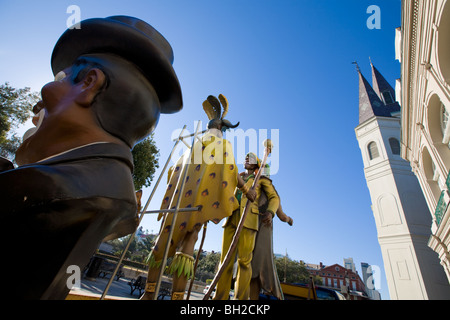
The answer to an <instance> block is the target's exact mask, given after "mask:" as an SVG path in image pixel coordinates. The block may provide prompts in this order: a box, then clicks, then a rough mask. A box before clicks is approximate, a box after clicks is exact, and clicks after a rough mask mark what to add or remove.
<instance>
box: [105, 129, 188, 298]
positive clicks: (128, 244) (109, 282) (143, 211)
mask: <svg viewBox="0 0 450 320" xmlns="http://www.w3.org/2000/svg"><path fill="white" fill-rule="evenodd" d="M185 130H186V125H185V126H184V127H183V129H182V130H181V132H180V135H179V137H178V139H176V142H175V144H174V146H173V148H172V151H171V152H170V155H169V157H168V158H167V161H166V163H165V165H164V167H163V169H162V171H161V174H160V175H159V177H158V180H157V181H156V183H155V186H154V187H153V190H152V192H151V194H150V196H149V197H148V200H147V203H146V204H145V206H144V208H143V209H142V211H141V214H140V216H139V223H138V226H139V225H140V224H141V221H142V219H143V218H144V216H145V214H146V213H147V212H146V211H147V208H148V206H149V204H150V202H151V201H152V199H153V196H154V195H155V192H156V189H157V188H158V186H159V183H160V182H161V179H162V177H163V176H164V173H165V171H166V170H167V167H168V166H169V163H170V160H171V159H172V156H173V154H174V152H175V150H176V148H177V146H178V144H179V143H180V141H181V140H182V139H183V136H182V135H183V133H184V131H185ZM192 211H194V208H192ZM136 231H137V228H136V230H135V231H134V232H133V234H132V235H131V237H130V239H129V240H128V243H127V245H126V247H125V249H124V250H123V252H122V255H121V256H120V259H119V261H118V262H117V265H116V268H115V269H114V272H113V274H112V275H111V278H110V279H109V281H108V284H107V285H106V288H105V290H104V291H103V293H102V295H101V297H100V300H104V299H105V296H106V294H107V293H108V290H109V288H110V287H111V284H112V282H113V280H114V277H115V276H116V274H117V271H118V270H119V268H120V265H121V264H122V261H123V259H124V258H125V254H126V253H127V251H128V248H129V247H130V244H131V242H132V241H133V239H134V237H135V235H136Z"/></svg>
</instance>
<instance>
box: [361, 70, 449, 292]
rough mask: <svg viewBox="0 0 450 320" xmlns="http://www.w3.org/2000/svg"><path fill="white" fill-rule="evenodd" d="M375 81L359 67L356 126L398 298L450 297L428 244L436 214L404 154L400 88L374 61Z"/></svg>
mask: <svg viewBox="0 0 450 320" xmlns="http://www.w3.org/2000/svg"><path fill="white" fill-rule="evenodd" d="M371 67H372V85H370V84H369V82H368V81H367V80H366V79H365V77H364V76H363V75H362V73H361V71H360V70H359V68H358V76H359V125H358V126H357V127H356V128H355V133H356V137H357V140H358V143H359V147H360V149H361V154H362V159H363V164H364V174H365V177H366V181H367V187H368V189H369V192H370V197H371V201H372V211H373V215H374V218H375V224H376V227H377V233H378V242H379V244H380V247H381V253H382V255H383V262H384V269H385V273H386V279H387V283H388V287H389V294H390V297H391V299H393V300H398V299H400V300H403V299H450V291H449V290H448V283H447V286H446V285H445V283H444V282H446V277H445V274H444V272H443V270H442V268H441V267H440V266H439V259H438V257H437V255H436V254H435V252H433V251H432V250H431V249H430V248H429V247H428V245H427V244H428V239H429V237H430V235H431V230H430V226H431V222H432V221H431V216H430V214H429V210H428V207H427V204H426V201H425V198H424V196H423V193H422V190H421V188H420V185H419V183H418V180H417V178H416V176H415V175H414V174H413V172H412V170H411V166H410V164H409V162H408V161H405V160H404V159H402V157H401V155H400V154H401V146H400V141H401V134H400V133H401V115H403V112H402V113H400V105H399V104H398V103H397V102H396V99H395V91H394V89H393V88H392V86H391V85H390V84H389V83H388V82H387V81H386V79H385V78H384V77H383V76H382V75H381V73H380V72H379V71H378V70H377V68H375V66H373V65H372V64H371Z"/></svg>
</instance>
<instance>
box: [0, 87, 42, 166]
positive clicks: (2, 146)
mask: <svg viewBox="0 0 450 320" xmlns="http://www.w3.org/2000/svg"><path fill="white" fill-rule="evenodd" d="M38 101H39V94H38V93H36V92H31V91H30V88H23V89H15V88H13V87H11V86H10V85H9V83H8V82H6V83H5V84H2V85H0V156H2V157H5V158H8V159H9V160H13V159H14V156H15V153H16V150H17V148H18V147H19V145H20V143H21V141H20V138H19V137H17V136H16V130H17V128H18V126H20V125H22V124H24V123H25V122H26V121H27V120H28V119H29V118H30V116H31V110H32V108H33V106H34V105H35V104H36V103H37V102H38Z"/></svg>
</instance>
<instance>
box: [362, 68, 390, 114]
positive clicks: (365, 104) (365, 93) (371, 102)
mask: <svg viewBox="0 0 450 320" xmlns="http://www.w3.org/2000/svg"><path fill="white" fill-rule="evenodd" d="M356 65H357V64H356ZM357 71H358V75H359V123H363V122H364V121H366V120H368V119H370V118H372V117H375V116H381V117H390V116H391V114H390V112H388V110H386V108H385V105H384V103H383V102H382V101H381V100H380V98H379V96H378V95H377V94H376V92H375V91H374V89H373V88H372V86H371V85H370V84H369V82H367V80H366V78H364V76H363V75H362V73H361V70H360V69H359V67H358V65H357Z"/></svg>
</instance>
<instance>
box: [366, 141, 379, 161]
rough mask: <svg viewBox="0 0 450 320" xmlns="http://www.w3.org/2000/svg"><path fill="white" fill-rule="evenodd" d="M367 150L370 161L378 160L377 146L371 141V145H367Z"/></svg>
mask: <svg viewBox="0 0 450 320" xmlns="http://www.w3.org/2000/svg"><path fill="white" fill-rule="evenodd" d="M367 149H368V151H369V158H370V160H373V159H375V158H378V157H379V156H380V154H379V153H378V147H377V144H376V143H375V142H373V141H372V142H371V143H369V145H368V147H367Z"/></svg>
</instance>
